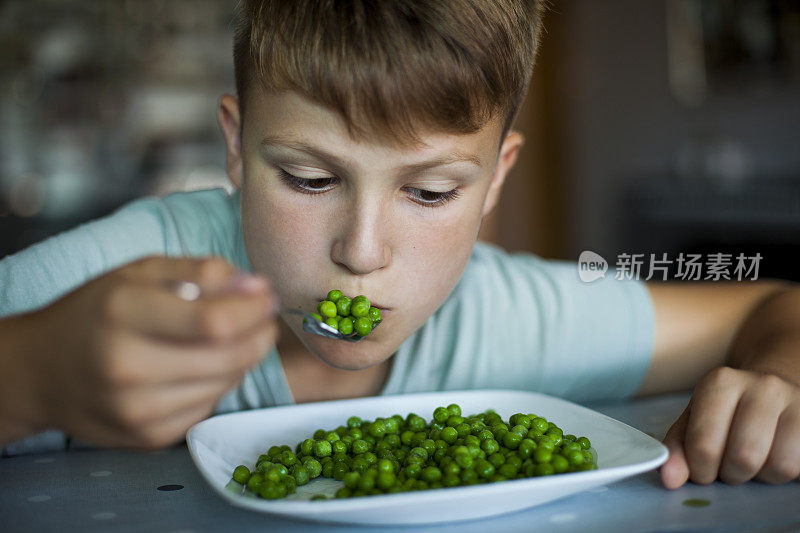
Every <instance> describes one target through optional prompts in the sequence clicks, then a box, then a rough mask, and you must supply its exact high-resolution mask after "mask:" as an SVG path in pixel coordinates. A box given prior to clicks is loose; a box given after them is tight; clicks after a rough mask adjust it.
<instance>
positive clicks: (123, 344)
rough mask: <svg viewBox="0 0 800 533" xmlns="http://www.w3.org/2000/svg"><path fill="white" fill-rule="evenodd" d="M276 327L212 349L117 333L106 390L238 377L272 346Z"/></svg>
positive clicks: (108, 360)
mask: <svg viewBox="0 0 800 533" xmlns="http://www.w3.org/2000/svg"><path fill="white" fill-rule="evenodd" d="M277 335H278V325H277V324H276V323H275V322H274V321H268V322H264V323H262V324H261V325H258V326H256V327H255V328H254V329H253V330H251V331H250V332H248V333H246V334H244V335H242V336H241V337H240V338H238V339H236V340H234V341H231V342H227V343H224V344H216V345H197V344H176V343H169V342H163V341H159V340H156V339H152V338H148V337H143V336H140V335H137V334H135V333H129V332H121V333H118V334H116V335H115V336H114V338H113V340H112V341H110V342H111V343H113V345H112V346H109V347H108V349H109V355H108V357H107V358H106V361H105V368H104V370H103V372H104V375H103V376H101V379H103V380H105V382H106V383H107V385H108V387H109V388H110V389H112V390H113V389H116V388H118V387H128V388H131V387H137V386H142V385H151V384H158V383H180V382H192V381H202V380H208V379H216V378H228V379H232V378H233V377H235V376H239V377H241V375H242V374H244V372H246V371H247V370H248V369H250V368H251V367H252V366H253V365H255V364H256V363H257V362H258V361H260V360H261V359H262V358H264V357H265V356H266V355H267V354H268V353H269V351H270V349H271V348H272V347H273V346H274V345H275V341H276V339H277Z"/></svg>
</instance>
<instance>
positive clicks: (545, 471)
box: [534, 463, 555, 476]
mask: <svg viewBox="0 0 800 533" xmlns="http://www.w3.org/2000/svg"><path fill="white" fill-rule="evenodd" d="M554 473H555V470H554V469H553V465H551V464H550V463H539V464H538V465H536V467H535V468H534V474H535V475H537V476H552V475H553V474H554Z"/></svg>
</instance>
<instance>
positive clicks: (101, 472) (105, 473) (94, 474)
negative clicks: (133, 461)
mask: <svg viewBox="0 0 800 533" xmlns="http://www.w3.org/2000/svg"><path fill="white" fill-rule="evenodd" d="M89 475H90V476H92V477H106V476H110V475H111V470H97V471H95V472H92V473H91V474H89Z"/></svg>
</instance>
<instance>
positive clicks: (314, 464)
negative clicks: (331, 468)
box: [303, 459, 322, 479]
mask: <svg viewBox="0 0 800 533" xmlns="http://www.w3.org/2000/svg"><path fill="white" fill-rule="evenodd" d="M303 466H305V467H306V470H308V477H309V478H311V479H314V478H317V477H319V475H320V474H322V465H321V464H320V462H319V461H317V460H316V459H309V460H308V461H306V462H305V463H304V464H303Z"/></svg>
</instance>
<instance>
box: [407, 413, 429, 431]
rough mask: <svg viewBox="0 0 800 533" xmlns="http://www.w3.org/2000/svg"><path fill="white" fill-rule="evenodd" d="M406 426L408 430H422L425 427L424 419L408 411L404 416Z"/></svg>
mask: <svg viewBox="0 0 800 533" xmlns="http://www.w3.org/2000/svg"><path fill="white" fill-rule="evenodd" d="M406 426H408V429H409V431H414V432H417V431H422V430H423V429H425V419H424V418H422V417H421V416H419V415H416V414H414V413H410V414H409V415H408V416H407V417H406Z"/></svg>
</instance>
